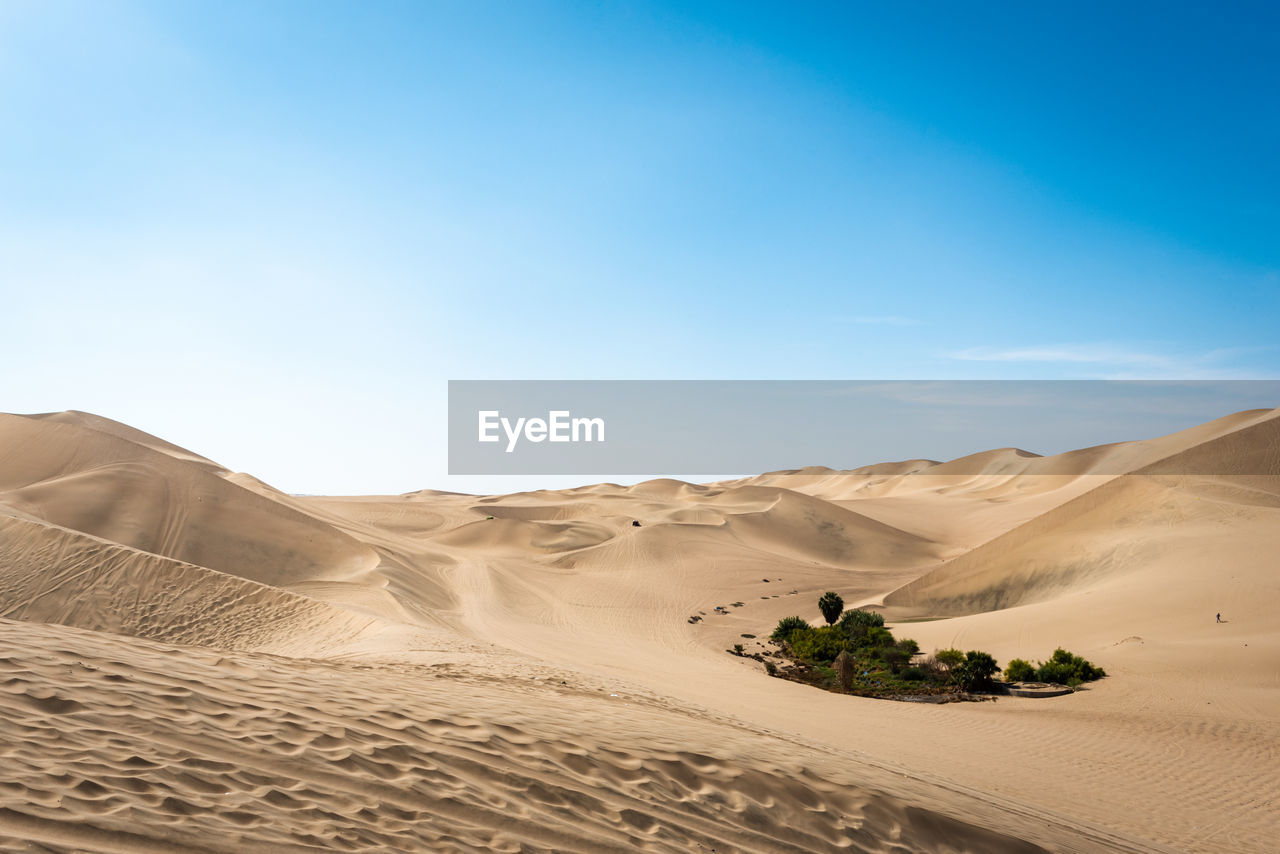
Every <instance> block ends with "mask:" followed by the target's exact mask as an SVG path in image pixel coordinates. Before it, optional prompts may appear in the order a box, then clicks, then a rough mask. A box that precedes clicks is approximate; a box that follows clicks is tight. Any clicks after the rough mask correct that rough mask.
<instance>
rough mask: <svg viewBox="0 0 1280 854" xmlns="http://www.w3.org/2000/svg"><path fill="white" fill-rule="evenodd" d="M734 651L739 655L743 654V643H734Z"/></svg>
mask: <svg viewBox="0 0 1280 854" xmlns="http://www.w3.org/2000/svg"><path fill="white" fill-rule="evenodd" d="M733 651H734V652H736V653H737V654H738V655H742V651H743V647H742V644H740V643H735V644H734V645H733Z"/></svg>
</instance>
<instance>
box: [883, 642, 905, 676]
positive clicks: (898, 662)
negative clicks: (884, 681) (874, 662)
mask: <svg viewBox="0 0 1280 854" xmlns="http://www.w3.org/2000/svg"><path fill="white" fill-rule="evenodd" d="M880 658H881V660H882V661H884V663H885V664H887V665H888V666H889V670H890V671H891V672H893V673H900V672H901V671H902V668H904V667H906V666H907V662H909V661H911V656H910V655H908V654H907V653H905V652H904V651H902V650H901V649H899V648H898V647H897V646H891V647H887V648H885V649H884V650H882V651H881V653H880Z"/></svg>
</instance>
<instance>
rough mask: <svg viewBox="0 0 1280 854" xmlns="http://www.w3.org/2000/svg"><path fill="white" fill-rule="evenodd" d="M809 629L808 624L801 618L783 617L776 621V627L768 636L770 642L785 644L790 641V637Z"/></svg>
mask: <svg viewBox="0 0 1280 854" xmlns="http://www.w3.org/2000/svg"><path fill="white" fill-rule="evenodd" d="M807 628H809V624H808V623H807V622H805V620H804V618H803V617H783V618H782V619H781V620H779V621H778V627H777V628H776V629H774V630H773V634H771V635H769V638H770V640H776V641H781V642H786V641H788V640H790V639H791V635H793V634H794V633H796V632H798V631H801V630H802V629H807Z"/></svg>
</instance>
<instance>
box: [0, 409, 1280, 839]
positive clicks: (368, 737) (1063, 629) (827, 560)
mask: <svg viewBox="0 0 1280 854" xmlns="http://www.w3.org/2000/svg"><path fill="white" fill-rule="evenodd" d="M317 465H318V466H323V461H322V460H321V461H317ZM975 471H977V472H979V473H977V474H974V473H973V472H975ZM1116 472H1124V473H1123V474H1116ZM1188 472H1194V473H1188ZM634 522H639V523H640V524H639V526H636V525H635V524H634ZM1278 561H1280V410H1264V411H1252V412H1244V413H1238V414H1235V415H1230V416H1227V417H1224V418H1221V419H1218V420H1216V421H1213V422H1210V423H1208V424H1204V425H1201V426H1200V427H1197V428H1194V429H1192V430H1188V431H1184V432H1182V433H1178V434H1173V435H1171V436H1165V437H1159V438H1151V439H1146V440H1143V441H1135V442H1127V443H1123V444H1118V445H1110V446H1104V447H1100V448H1089V449H1084V450H1080V451H1075V452H1071V453H1067V454H1060V455H1057V456H1052V457H1037V456H1034V455H1031V454H1027V453H1026V452H1022V451H1018V450H1016V449H1001V450H993V451H989V452H987V453H986V454H983V455H980V456H979V458H967V459H965V460H963V461H959V462H955V461H953V462H951V463H945V462H944V463H935V462H931V461H927V460H916V461H910V462H904V463H893V464H884V465H877V466H870V467H867V468H863V469H856V470H853V471H832V470H829V469H817V468H815V469H803V470H798V471H795V472H777V473H771V474H766V475H761V476H758V477H752V478H748V479H743V480H737V481H731V482H722V483H712V484H689V483H682V482H677V481H673V480H654V481H649V482H646V483H642V484H638V485H635V486H625V487H624V486H617V485H612V484H600V485H596V486H589V487H583V488H579V489H572V490H562V491H539V492H528V493H521V494H515V495H503V496H473V495H461V494H451V493H442V492H434V491H430V490H426V491H422V492H415V493H411V494H407V495H396V496H366V497H310V496H308V497H302V496H293V495H288V494H285V493H283V492H280V491H278V490H276V489H274V488H272V487H271V486H269V485H267V484H265V483H262V482H261V481H259V480H257V479H255V478H253V477H252V476H250V475H246V474H237V473H233V472H230V471H228V470H226V469H224V468H223V467H221V466H219V465H218V464H217V463H215V462H213V461H211V460H208V459H205V458H204V457H201V456H199V455H198V454H196V453H193V452H191V451H188V450H185V449H182V448H179V447H177V446H175V445H172V444H169V443H167V442H165V441H163V440H161V439H158V438H156V437H153V436H150V435H147V434H145V433H142V432H140V431H138V430H135V429H133V428H131V427H127V426H125V425H123V424H119V423H116V422H114V421H110V420H108V419H105V418H101V417H98V416H94V415H89V414H86V413H81V412H64V413H58V414H49V415H0V850H4V851H68V852H69V851H103V852H153V851H154V852H170V851H214V852H241V851H263V852H279V851H370V852H372V851H476V850H495V851H580V852H603V851H681V852H687V851H703V852H709V851H716V852H731V851H755V852H775V851H776V852H785V851H974V852H1003V851H1040V850H1048V851H1171V850H1172V851H1205V852H1207V851H1214V852H1219V851H1252V852H1265V851H1273V850H1275V845H1276V839H1277V838H1278V837H1280V776H1278V775H1277V774H1276V773H1275V768H1276V764H1277V761H1278V760H1280V620H1278V619H1277V617H1276V614H1277V610H1278V609H1280V563H1278ZM766 579H767V580H766ZM825 590H835V591H837V592H839V593H840V594H841V595H842V596H843V597H844V599H845V602H846V604H847V605H848V606H850V607H852V606H855V605H864V604H868V605H874V606H875V607H876V608H878V609H880V610H883V611H884V613H885V614H886V616H887V617H888V619H889V621H890V625H891V626H892V627H893V628H894V630H895V632H896V633H897V634H898V635H899V636H908V637H914V638H916V639H917V640H918V641H919V642H920V645H921V647H922V649H924V650H926V651H928V650H933V649H936V648H943V647H950V646H957V647H960V648H963V649H985V650H988V651H990V652H991V653H993V654H994V655H995V656H996V657H997V659H999V661H1000V662H1001V663H1002V664H1003V663H1005V662H1007V661H1008V660H1009V659H1010V658H1013V657H1022V658H1029V659H1036V658H1047V657H1048V655H1049V654H1050V653H1051V652H1052V650H1053V649H1054V647H1056V646H1064V647H1067V648H1068V649H1070V650H1072V651H1073V652H1076V653H1079V654H1081V655H1084V656H1085V657H1086V658H1089V659H1090V660H1092V661H1094V662H1096V663H1097V664H1100V665H1102V666H1103V667H1105V668H1106V670H1107V672H1108V673H1109V674H1110V675H1109V677H1108V678H1106V679H1104V680H1101V681H1100V682H1096V683H1090V684H1089V685H1088V687H1087V688H1086V689H1084V690H1080V691H1078V692H1076V693H1074V694H1071V695H1068V696H1064V697H1057V698H1052V699H1026V698H1017V697H1003V698H1000V699H999V700H997V701H995V702H985V703H951V704H945V705H925V704H913V703H897V702H888V701H882V700H871V699H863V698H857V697H849V696H842V695H837V694H830V693H826V692H823V691H819V690H816V689H814V688H811V687H808V686H805V685H800V684H796V683H792V682H787V681H784V680H780V679H773V678H770V677H768V676H767V675H766V674H765V672H764V670H763V668H762V667H761V665H760V664H759V663H758V662H756V661H753V660H750V659H745V658H740V657H736V656H733V655H728V654H726V648H727V647H729V646H731V645H732V644H733V643H736V642H745V643H746V644H748V645H749V649H751V650H754V649H759V648H760V647H759V645H760V644H762V643H763V639H764V638H766V637H767V636H768V634H769V632H770V631H771V630H772V628H773V626H774V625H775V624H776V623H777V621H778V620H779V619H780V618H781V617H784V616H788V615H791V614H799V615H801V616H803V617H805V618H807V619H809V620H811V621H812V620H818V619H820V618H819V615H818V613H817V608H816V600H817V597H818V596H819V595H820V594H821V593H822V592H823V591H825ZM738 602H740V603H742V604H741V605H740V606H735V605H734V603H738ZM716 606H724V607H725V609H726V613H724V614H721V613H718V612H717V611H716ZM1218 612H1221V613H1222V615H1223V617H1224V619H1225V620H1226V622H1225V623H1222V624H1219V623H1216V622H1215V619H1214V615H1215V613H1218ZM695 615H697V616H702V619H701V620H700V621H696V622H692V623H691V622H689V618H690V617H691V616H695ZM743 634H754V635H758V636H759V639H758V640H751V639H748V640H745V641H744V640H743V639H742V637H741V636H742V635H743Z"/></svg>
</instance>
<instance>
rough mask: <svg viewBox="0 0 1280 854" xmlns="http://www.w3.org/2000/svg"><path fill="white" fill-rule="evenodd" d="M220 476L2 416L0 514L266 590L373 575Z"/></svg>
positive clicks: (126, 444)
mask: <svg viewBox="0 0 1280 854" xmlns="http://www.w3.org/2000/svg"><path fill="white" fill-rule="evenodd" d="M154 444H156V445H158V446H160V447H164V446H165V444H166V443H159V441H158V440H157V441H156V442H155V443H154ZM175 453H176V452H175ZM226 474H228V473H227V472H225V470H223V469H220V468H218V467H216V466H215V465H214V464H212V463H209V462H208V461H203V460H202V458H196V457H194V455H190V454H189V452H182V453H181V454H179V455H177V456H174V455H171V454H170V453H167V452H166V451H164V450H156V449H155V448H153V447H151V446H149V445H148V444H139V443H138V442H135V441H132V440H131V439H128V438H122V437H121V436H118V435H115V433H114V432H113V433H106V432H103V431H101V430H99V429H95V428H94V427H89V426H82V425H80V424H77V423H67V422H64V421H51V420H49V419H31V418H24V417H21V416H12V415H6V416H0V506H7V507H9V508H11V509H12V510H14V511H17V512H20V513H22V514H24V515H26V516H29V517H34V518H37V519H41V520H43V521H45V522H48V523H50V524H52V525H57V526H59V527H64V528H69V529H71V530H75V531H80V532H83V533H85V534H90V535H92V536H95V537H101V538H103V539H106V540H109V541H111V542H115V543H119V544H121V545H125V546H130V547H132V548H136V549H138V550H140V551H144V552H150V553H152V554H158V555H163V556H165V557H170V558H173V559H174V560H179V561H183V562H185V563H191V564H196V565H198V566H204V567H208V568H209V569H216V570H219V571H221V572H226V573H228V574H231V575H237V576H240V577H242V578H247V579H250V580H254V581H259V582H262V583H264V584H272V585H288V584H290V583H293V582H296V581H308V580H313V579H316V578H339V577H347V576H351V575H355V574H358V573H360V572H363V571H366V570H369V569H372V568H373V567H374V566H376V564H377V562H378V557H377V554H376V553H375V552H374V551H373V549H371V548H369V547H368V546H366V545H364V544H363V543H360V542H359V541H357V540H355V539H354V538H352V537H350V536H348V535H347V534H344V533H342V532H341V531H338V530H336V529H334V528H332V527H331V526H329V525H326V524H324V523H322V522H319V521H318V520H316V519H314V518H312V517H310V516H307V515H305V514H303V513H300V512H298V511H297V510H295V509H293V508H291V507H288V506H286V505H284V504H281V503H279V502H276V501H272V500H270V499H269V498H266V497H264V496H262V495H259V494H257V493H255V492H251V491H249V490H247V489H245V488H243V487H241V486H238V485H236V484H235V483H232V482H230V481H228V480H227V479H226V478H225V477H224V475H226Z"/></svg>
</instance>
